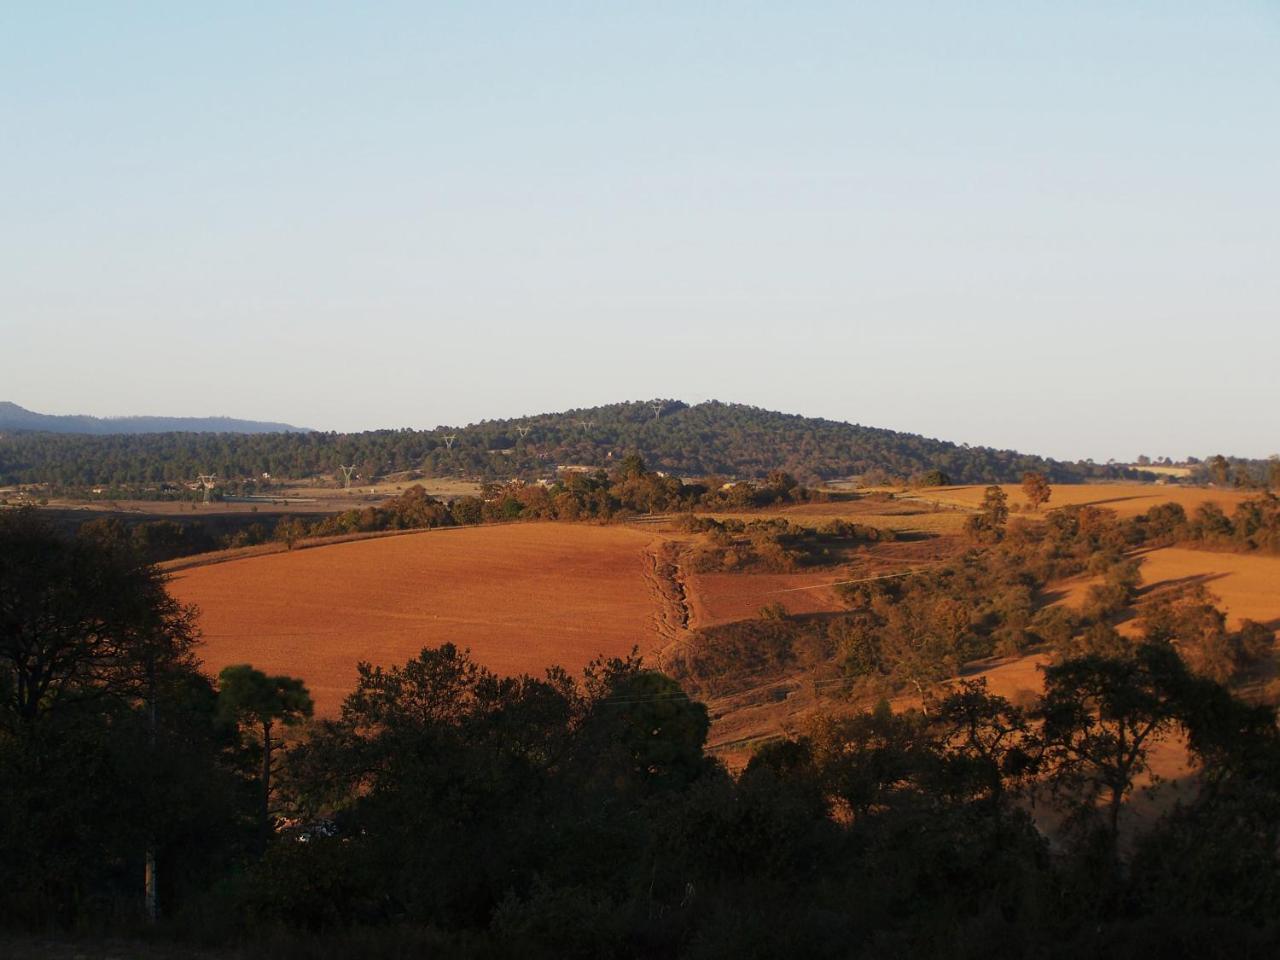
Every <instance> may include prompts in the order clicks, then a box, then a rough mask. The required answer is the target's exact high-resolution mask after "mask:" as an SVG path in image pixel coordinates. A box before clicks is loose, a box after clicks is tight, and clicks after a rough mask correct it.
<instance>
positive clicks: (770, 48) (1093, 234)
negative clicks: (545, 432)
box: [0, 0, 1280, 460]
mask: <svg viewBox="0 0 1280 960" xmlns="http://www.w3.org/2000/svg"><path fill="white" fill-rule="evenodd" d="M0 184H2V185H3V187H2V189H0V400H6V399H7V400H12V401H13V402H16V403H19V404H21V405H23V406H25V407H28V408H30V409H35V410H39V411H41V412H47V413H88V414H94V415H99V416H112V415H126V414H168V415H189V416H197V415H211V414H225V415H230V416H238V417H244V418H250V419H264V420H281V421H286V422H290V423H295V424H300V425H305V426H311V427H317V428H322V429H342V430H359V429H372V428H381V427H406V426H409V427H434V426H435V425H437V424H465V423H468V422H474V421H477V420H480V419H490V418H500V417H508V416H520V415H524V414H531V413H538V412H548V411H556V410H563V409H568V408H572V407H582V406H589V405H594V404H599V403H610V402H616V401H622V400H638V399H647V398H651V397H670V398H677V399H683V400H685V401H688V402H696V401H698V400H703V399H707V398H716V399H720V400H725V401H735V402H741V403H749V404H753V405H756V406H761V407H767V408H770V409H777V410H783V411H786V412H791V413H801V414H806V415H810V416H825V417H830V418H833V419H838V420H848V421H851V422H856V423H862V424H868V425H873V426H883V427H890V428H893V429H898V430H906V431H910V432H913V433H922V434H925V435H928V436H937V437H942V438H945V439H949V440H954V441H956V442H968V443H973V444H986V445H992V446H998V447H1012V448H1016V449H1021V450H1025V451H1028V452H1035V453H1041V454H1045V455H1049V456H1055V457H1061V458H1069V459H1077V458H1085V457H1093V458H1095V459H1098V460H1104V459H1107V458H1111V457H1115V458H1117V459H1130V458H1133V457H1136V456H1137V455H1138V454H1140V453H1145V454H1148V455H1150V456H1166V455H1167V456H1172V457H1174V458H1175V459H1176V458H1180V457H1182V456H1186V455H1188V454H1191V455H1196V456H1205V455H1207V454H1211V453H1214V452H1218V451H1223V452H1227V453H1231V454H1237V455H1242V456H1266V455H1269V454H1272V453H1275V452H1278V451H1280V377H1277V370H1278V369H1280V364H1278V363H1277V360H1278V358H1280V2H1277V0H1267V2H1262V0H1259V2H1235V0H1214V2H1212V3H1205V2H1194V3H1191V2H1187V3H1183V2H1178V0H1153V2H1146V3H1143V2H1116V0H1107V2H1073V3H1062V2H1061V0H1056V2H1044V3H1042V2H1037V0H1016V2H1008V3H1000V2H986V3H955V2H948V3H943V2H938V3H918V2H911V0H895V2H893V3H882V2H875V3H871V2H867V3H856V2H842V3H821V2H801V3H793V4H780V3H753V2H747V0H735V2H724V3H717V2H699V3H691V2H688V0H683V2H673V3H665V2H658V0H652V2H644V3H613V2H606V0H592V2H584V3H570V2H561V3H539V2H535V0H521V2H510V3H498V2H484V0H467V2H458V3H421V2H415V3H392V2H385V3H378V4H362V3H343V4H339V3H320V2H307V3H301V2H299V3H288V2H278V3H272V4H261V3H236V2H219V3H216V4H174V3H168V2H157V3H149V4H144V3H127V2H119V3H110V4H107V3H99V2H93V3H83V4H72V3H62V2H57V0H42V2H39V3H25V4H20V3H11V4H5V5H3V6H2V7H0Z"/></svg>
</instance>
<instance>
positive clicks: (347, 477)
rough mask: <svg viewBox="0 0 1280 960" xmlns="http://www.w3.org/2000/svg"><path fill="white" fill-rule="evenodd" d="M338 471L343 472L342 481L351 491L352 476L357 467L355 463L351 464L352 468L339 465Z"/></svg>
mask: <svg viewBox="0 0 1280 960" xmlns="http://www.w3.org/2000/svg"><path fill="white" fill-rule="evenodd" d="M338 469H339V470H341V471H342V480H343V483H344V484H345V486H346V489H348V490H350V489H351V474H352V473H354V472H355V469H356V465H355V464H354V463H353V464H351V466H349V467H348V466H347V465H346V464H343V463H340V464H338Z"/></svg>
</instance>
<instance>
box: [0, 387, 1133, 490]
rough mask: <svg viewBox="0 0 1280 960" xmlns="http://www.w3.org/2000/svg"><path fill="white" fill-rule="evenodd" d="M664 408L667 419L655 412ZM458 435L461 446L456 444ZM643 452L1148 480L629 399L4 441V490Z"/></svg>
mask: <svg viewBox="0 0 1280 960" xmlns="http://www.w3.org/2000/svg"><path fill="white" fill-rule="evenodd" d="M655 407H656V409H657V410H658V411H660V416H657V417H655V415H654V411H655ZM451 437H452V438H454V439H452V440H450V439H449V438H451ZM629 451H636V452H638V453H639V454H640V455H641V456H643V457H644V459H645V461H646V462H648V463H649V464H651V465H652V466H654V467H655V468H656V469H658V470H661V471H663V472H666V473H672V474H677V475H680V476H706V475H712V474H716V475H724V476H728V477H737V478H742V479H759V478H763V477H765V476H766V475H767V474H768V473H769V472H770V471H773V470H783V471H786V472H787V473H790V474H792V475H793V476H796V477H798V478H800V479H801V480H802V481H804V482H805V483H809V484H813V483H818V482H821V481H825V480H831V479H835V478H840V477H848V476H862V477H864V478H867V479H869V480H890V479H894V478H908V477H915V476H919V475H922V474H925V473H927V472H929V471H935V470H936V471H940V472H941V473H943V474H945V475H946V476H947V477H949V478H950V479H951V480H952V481H954V482H956V483H996V482H1011V481H1015V480H1017V479H1018V478H1020V477H1021V476H1022V474H1023V473H1025V472H1027V471H1031V470H1034V471H1040V472H1043V473H1045V474H1046V475H1047V476H1048V477H1049V478H1050V479H1051V480H1054V481H1063V482H1065V481H1072V480H1076V481H1078V480H1084V479H1090V478H1118V477H1140V476H1141V474H1139V473H1136V472H1134V471H1131V470H1126V469H1124V468H1120V467H1115V466H1103V465H1095V464H1092V463H1085V462H1082V463H1076V464H1068V463H1061V462H1058V461H1052V460H1046V459H1044V458H1041V457H1035V456H1030V455H1027V454H1021V453H1017V452H1016V451H1012V450H995V449H992V448H989V447H969V446H967V445H957V444H954V443H949V442H946V441H941V440H933V439H929V438H926V437H922V436H918V435H916V434H909V433H900V432H897V431H893V430H883V429H878V428H873V427H864V426H861V425H858V424H849V423H842V422H838V421H833V420H822V419H814V418H807V417H800V416H793V415H788V414H782V413H775V412H772V411H768V410H762V409H760V408H758V407H750V406H744V405H741V404H725V403H719V402H716V401H712V402H708V403H702V404H698V405H696V406H692V407H691V406H687V405H685V404H683V403H680V402H679V401H667V402H654V403H623V404H614V405H611V406H604V407H594V408H590V409H582V410H570V411H567V412H564V413H557V414H544V415H539V416H532V417H525V418H520V419H514V420H494V421H482V422H481V423H477V424H471V425H470V426H466V427H450V428H445V427H441V428H438V429H436V430H431V431H426V430H407V429H406V430H378V431H370V432H366V433H354V434H341V433H324V432H316V433H277V434H261V435H242V434H196V433H167V434H149V435H134V436H125V435H119V436H105V437H93V436H80V435H70V434H52V433H9V434H5V435H4V436H3V437H0V483H6V484H14V483H26V484H31V483H49V484H53V485H54V486H55V487H58V488H67V489H79V488H85V487H91V486H94V485H105V486H112V487H117V488H124V487H135V488H137V487H143V486H146V485H156V484H160V483H165V482H168V483H181V482H183V481H189V480H191V479H193V478H194V477H195V476H197V475H199V474H217V475H218V477H220V478H222V479H223V480H224V481H229V480H235V479H240V478H245V477H258V478H260V477H261V476H262V474H263V473H269V474H271V475H272V477H273V478H281V477H294V478H301V477H317V476H331V477H334V478H335V479H336V476H337V470H338V465H339V464H355V465H356V473H357V474H358V475H359V476H360V477H362V478H363V479H364V480H366V481H368V480H369V479H371V478H374V477H380V476H385V475H388V474H391V473H402V472H408V471H420V472H422V473H423V474H425V475H426V476H468V477H477V478H481V479H490V480H495V479H505V478H511V477H520V478H523V479H526V480H533V479H537V478H540V477H547V476H549V475H550V474H552V473H554V471H555V468H556V466H557V465H560V464H578V465H586V466H593V467H605V466H608V465H609V462H610V460H611V459H617V458H620V457H621V456H623V455H624V454H625V453H627V452H629Z"/></svg>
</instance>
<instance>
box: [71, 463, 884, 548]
mask: <svg viewBox="0 0 1280 960" xmlns="http://www.w3.org/2000/svg"><path fill="white" fill-rule="evenodd" d="M826 497H827V495H826V494H823V493H819V492H817V491H813V490H809V489H808V488H806V487H803V486H801V485H800V484H798V483H797V482H796V480H795V478H793V477H791V476H790V475H789V474H786V473H783V472H781V471H773V472H772V473H770V474H769V475H768V476H767V477H766V478H765V479H764V480H762V481H760V482H756V483H752V482H749V481H739V482H737V483H733V484H722V483H721V482H720V481H719V480H718V479H716V478H712V479H709V480H703V481H694V482H689V483H686V482H683V481H681V480H679V479H677V478H675V477H670V476H663V475H662V474H660V473H658V472H656V471H650V470H648V469H646V467H645V464H644V461H643V460H642V459H641V458H640V457H639V456H636V455H634V454H632V455H629V456H627V457H624V458H623V459H622V461H621V463H620V464H619V465H618V466H616V467H615V468H614V469H613V470H612V471H605V470H596V471H590V472H575V473H570V474H568V475H566V476H565V477H563V478H562V479H560V480H557V481H556V482H554V483H549V484H540V483H525V482H523V481H519V480H517V481H511V482H507V483H490V484H486V485H484V487H483V488H482V490H481V495H480V496H464V497H455V498H454V499H452V500H450V501H448V502H446V501H444V500H440V499H437V498H436V497H433V496H431V495H430V494H428V493H427V492H426V489H425V488H424V487H423V486H422V485H421V484H414V485H413V486H411V487H410V488H409V489H408V490H406V491H404V492H403V493H401V494H399V495H398V496H395V497H392V498H391V499H390V500H387V501H386V502H384V503H381V504H378V505H376V506H374V505H370V506H367V507H359V508H353V509H351V510H345V511H343V512H342V513H338V514H329V515H320V516H308V515H304V514H284V515H277V516H276V517H275V518H272V517H270V516H268V515H262V519H258V518H257V515H244V514H239V515H234V516H232V517H228V516H225V515H219V516H214V517H208V518H204V519H195V518H182V519H178V520H153V521H144V522H137V521H134V522H126V520H124V519H121V518H99V519H95V520H91V521H87V522H84V523H83V529H84V530H85V531H86V532H88V533H91V534H93V535H95V536H102V537H108V538H111V539H114V540H117V541H120V542H127V543H129V544H131V545H132V546H133V547H134V548H136V549H138V550H140V551H141V552H142V554H143V556H144V557H145V558H146V559H147V560H148V561H149V562H159V561H162V560H170V559H173V558H175V557H179V556H186V555H188V554H192V553H200V552H204V551H207V550H215V549H219V548H233V547H246V546H254V545H256V544H260V543H267V542H283V543H287V544H289V546H290V547H291V548H292V546H293V545H294V544H296V543H297V542H298V541H299V540H303V539H307V538H311V537H334V536H347V535H350V534H356V533H375V532H381V531H388V530H418V529H432V528H435V527H452V526H468V525H472V524H481V523H505V522H510V521H515V520H564V521H575V520H583V521H590V520H599V521H608V520H617V519H625V518H627V517H633V516H637V515H640V514H649V513H661V512H667V511H692V510H695V509H697V510H749V509H754V508H758V507H766V506H774V505H786V504H796V503H807V502H813V501H815V500H823V499H825V498H826ZM77 516H79V515H77ZM229 527H230V528H231V529H228V528H229ZM863 529H864V533H865V532H868V531H870V528H863ZM868 536H874V531H871V532H869V533H868Z"/></svg>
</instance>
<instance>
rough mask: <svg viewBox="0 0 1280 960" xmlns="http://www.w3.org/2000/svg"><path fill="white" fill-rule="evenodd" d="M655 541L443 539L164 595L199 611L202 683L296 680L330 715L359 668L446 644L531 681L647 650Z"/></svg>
mask: <svg viewBox="0 0 1280 960" xmlns="http://www.w3.org/2000/svg"><path fill="white" fill-rule="evenodd" d="M651 540H652V534H651V533H649V532H645V531H638V530H634V529H631V528H627V527H621V526H611V527H601V526H592V525H587V524H566V523H561V524H552V523H528V524H512V525H504V526H495V527H465V528H452V529H441V530H435V531H429V532H426V533H422V534H417V535H409V536H400V537H391V538H386V539H376V540H361V541H357V542H353V543H344V544H337V545H332V546H326V547H319V548H316V549H312V550H304V551H295V552H293V553H277V554H272V555H270V556H262V557H254V558H250V559H243V560H234V561H230V562H226V563H219V564H214V565H211V566H202V567H195V568H192V569H188V570H184V571H180V572H178V573H177V574H175V576H174V578H173V581H172V583H171V585H170V591H171V592H172V593H173V595H174V596H175V597H177V598H178V599H179V600H181V601H183V602H188V603H195V604H197V605H198V606H199V607H200V610H201V620H200V622H201V626H202V628H203V630H204V634H205V646H204V648H203V650H202V657H203V659H204V661H205V667H206V669H207V670H209V671H211V672H214V673H216V672H217V671H218V670H220V669H221V668H222V667H224V666H226V665H228V664H231V663H246V662H247V663H252V664H253V665H254V666H256V667H258V668H259V669H262V670H265V671H267V672H269V673H288V674H292V675H295V676H300V677H302V678H303V679H305V680H306V681H307V684H308V686H309V687H310V689H311V692H312V695H313V696H314V697H315V699H316V705H317V710H318V711H319V712H320V713H321V714H323V715H332V714H334V713H335V712H336V711H337V709H338V707H339V706H340V704H341V702H342V699H343V697H344V696H345V695H346V694H347V693H348V692H350V690H351V688H352V686H353V685H354V682H355V677H356V671H355V667H356V662H357V661H358V660H368V661H371V662H373V663H378V664H383V665H392V664H397V663H403V662H404V661H406V660H408V659H409V658H411V657H413V656H414V655H416V654H417V652H418V651H419V650H420V649H421V648H422V647H424V646H429V645H435V644H440V643H445V642H453V643H456V644H458V645H459V646H462V647H470V648H471V650H472V652H473V653H474V654H475V656H476V658H477V660H479V661H480V662H481V663H483V664H485V665H486V666H488V667H490V668H491V669H493V670H495V671H497V672H499V673H508V674H514V673H523V672H527V673H532V674H535V675H538V674H541V673H542V671H543V670H544V669H545V668H546V667H547V666H550V665H552V664H559V665H561V666H563V667H565V668H566V669H568V670H570V671H571V672H577V671H579V670H580V669H581V668H582V667H583V666H584V665H585V664H586V663H587V662H588V661H590V660H591V659H592V658H594V657H595V656H596V655H598V654H602V653H603V654H607V655H621V654H626V653H627V652H629V651H630V650H631V648H632V647H633V646H636V645H638V646H639V647H640V648H641V651H642V652H646V651H647V650H650V649H652V648H653V647H654V646H656V644H657V642H658V634H657V630H656V626H655V618H656V616H657V613H658V606H659V603H660V598H659V597H657V595H656V593H657V591H656V587H655V585H654V584H653V581H652V575H651V573H650V566H651V565H650V563H649V557H648V553H647V548H648V545H649V543H650V541H651Z"/></svg>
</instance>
